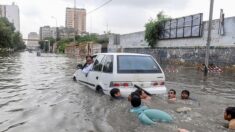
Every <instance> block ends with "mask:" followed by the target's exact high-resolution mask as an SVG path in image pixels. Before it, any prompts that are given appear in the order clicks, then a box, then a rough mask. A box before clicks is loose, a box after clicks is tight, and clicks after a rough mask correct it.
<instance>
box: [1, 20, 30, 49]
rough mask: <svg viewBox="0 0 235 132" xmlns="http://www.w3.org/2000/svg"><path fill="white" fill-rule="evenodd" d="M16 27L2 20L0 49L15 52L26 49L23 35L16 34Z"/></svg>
mask: <svg viewBox="0 0 235 132" xmlns="http://www.w3.org/2000/svg"><path fill="white" fill-rule="evenodd" d="M14 31H15V27H14V25H13V24H12V23H10V22H9V21H8V20H7V19H6V18H0V48H11V49H14V50H21V49H24V48H25V47H26V46H25V44H24V42H23V39H22V35H21V34H20V33H19V32H14Z"/></svg>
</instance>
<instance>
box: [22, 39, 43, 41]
mask: <svg viewBox="0 0 235 132" xmlns="http://www.w3.org/2000/svg"><path fill="white" fill-rule="evenodd" d="M23 41H40V39H23Z"/></svg>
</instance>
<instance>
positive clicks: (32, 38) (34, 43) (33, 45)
mask: <svg viewBox="0 0 235 132" xmlns="http://www.w3.org/2000/svg"><path fill="white" fill-rule="evenodd" d="M38 39H39V36H38V34H37V33H36V32H30V33H29V34H28V41H27V48H28V49H38V48H39V44H38Z"/></svg>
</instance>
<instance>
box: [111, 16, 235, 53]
mask: <svg viewBox="0 0 235 132" xmlns="http://www.w3.org/2000/svg"><path fill="white" fill-rule="evenodd" d="M207 28H208V22H203V31H202V37H198V38H181V39H168V40H160V41H158V43H157V44H156V47H195V46H206V41H207V34H208V30H207ZM224 29H225V34H224V35H223V36H221V35H219V34H218V30H219V20H218V19H217V20H213V22H212V33H211V36H212V38H211V46H225V47H235V17H230V18H226V19H225V20H224ZM109 40H110V42H109V49H110V50H111V49H113V48H115V47H117V48H137V47H138V48H146V47H148V43H147V42H146V41H145V40H144V31H142V32H136V33H130V34H124V35H120V43H118V44H115V43H114V36H110V37H109Z"/></svg>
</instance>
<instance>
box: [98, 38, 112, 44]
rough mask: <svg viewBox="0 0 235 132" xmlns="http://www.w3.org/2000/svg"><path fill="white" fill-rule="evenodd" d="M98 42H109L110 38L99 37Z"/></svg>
mask: <svg viewBox="0 0 235 132" xmlns="http://www.w3.org/2000/svg"><path fill="white" fill-rule="evenodd" d="M96 42H97V43H99V44H108V43H109V39H108V38H102V39H97V40H96Z"/></svg>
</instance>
